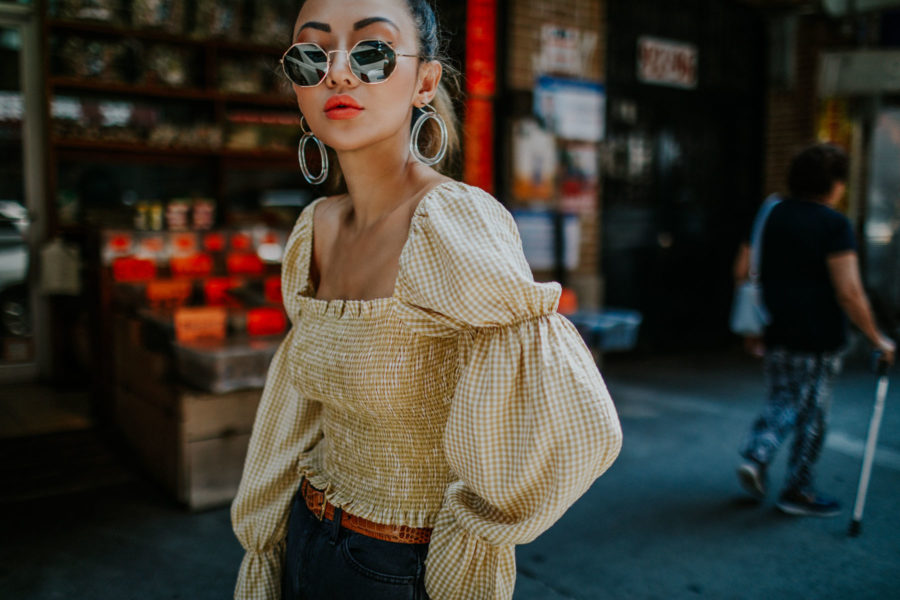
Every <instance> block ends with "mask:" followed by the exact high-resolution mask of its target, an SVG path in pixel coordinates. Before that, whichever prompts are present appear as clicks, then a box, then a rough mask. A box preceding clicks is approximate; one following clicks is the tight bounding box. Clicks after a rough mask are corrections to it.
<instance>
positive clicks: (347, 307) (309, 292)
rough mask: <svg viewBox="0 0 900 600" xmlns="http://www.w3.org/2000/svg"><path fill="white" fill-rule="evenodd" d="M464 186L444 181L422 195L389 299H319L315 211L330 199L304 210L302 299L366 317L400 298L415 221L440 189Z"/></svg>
mask: <svg viewBox="0 0 900 600" xmlns="http://www.w3.org/2000/svg"><path fill="white" fill-rule="evenodd" d="M454 184H455V185H465V184H463V183H462V182H460V181H456V180H455V179H450V180H448V181H442V182H440V183H438V184H437V185H434V186H432V187H431V188H430V189H429V190H428V191H427V192H425V193H424V194H422V197H421V198H419V201H418V203H417V204H416V208H415V210H413V214H412V218H411V219H410V221H409V230H408V231H407V233H406V239H405V240H404V241H403V246H402V247H401V249H400V255H399V258H398V259H397V262H398V266H397V276H396V277H395V278H394V284H393V287H392V290H391V295H390V296H381V297H378V298H368V299H360V298H316V296H315V294H316V288H315V286H313V284H312V261H313V250H314V245H313V244H314V241H315V233H316V232H315V221H316V220H315V216H316V215H315V213H316V207H317V206H318V204H319V203H320V202H322V201H324V200H325V199H326V198H327V196H322V197H321V198H318V199H316V200H314V201H313V202H312V203H311V204H310V205H309V206H308V207H307V208H306V209H305V210H304V212H305V213H306V212H308V213H309V216H308V217H307V218H308V219H309V231H310V234H309V235H308V236H306V239H305V240H303V243H304V244H305V245H306V252H305V254H306V264H305V265H304V266H303V272H304V273H303V274H304V277H305V281H306V286H305V287H304V289H303V290H301V291H300V292H298V293H297V295H298V296H299V297H300V298H303V299H304V300H305V301H306V302H309V303H312V304H313V305H314V306H318V307H319V308H320V309H321V312H322V314H337V315H344V314H347V313H352V314H356V315H362V314H367V313H369V312H370V310H371V309H374V308H375V307H378V306H381V305H385V306H387V305H389V304H390V303H391V302H392V301H393V300H394V299H395V298H396V296H397V284H398V283H399V282H400V275H401V270H402V268H403V259H404V257H405V255H406V254H407V250H408V249H409V247H410V245H411V244H410V240H412V237H413V224H414V223H415V220H416V219H417V218H418V217H419V212H420V211H421V210H422V209H423V207H424V206H425V201H426V200H428V198H430V197H431V196H432V195H433V194H434V193H435V192H437V191H438V189H440V188H442V187H444V186H449V185H454Z"/></svg>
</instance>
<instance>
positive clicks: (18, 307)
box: [0, 200, 31, 336]
mask: <svg viewBox="0 0 900 600" xmlns="http://www.w3.org/2000/svg"><path fill="white" fill-rule="evenodd" d="M28 224H29V222H28V210H27V209H26V208H25V207H24V206H22V205H21V204H20V203H18V202H15V201H12V200H0V333H2V335H12V336H27V335H30V334H31V309H30V304H29V302H28V281H27V280H28V265H29V257H28V241H27V235H28Z"/></svg>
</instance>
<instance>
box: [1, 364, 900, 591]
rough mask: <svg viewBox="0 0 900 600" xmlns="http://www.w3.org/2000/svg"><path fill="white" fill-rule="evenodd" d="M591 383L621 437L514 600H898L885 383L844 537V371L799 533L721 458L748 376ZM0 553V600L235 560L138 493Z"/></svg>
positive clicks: (21, 524)
mask: <svg viewBox="0 0 900 600" xmlns="http://www.w3.org/2000/svg"><path fill="white" fill-rule="evenodd" d="M603 371H604V374H605V376H606V378H607V382H608V384H609V387H610V390H611V392H612V394H613V397H614V399H615V400H616V403H617V406H618V408H619V411H620V414H621V418H622V422H623V427H624V430H625V446H624V449H623V452H622V455H621V457H620V458H619V460H618V461H617V462H616V464H615V465H614V466H613V467H612V469H610V471H609V472H608V473H607V474H606V475H605V476H604V477H603V478H601V479H600V480H599V481H598V482H597V483H596V484H595V485H594V487H593V488H592V489H591V490H590V491H589V492H588V494H586V495H585V497H584V498H583V499H582V500H580V501H579V502H578V503H577V504H576V505H575V506H574V507H573V509H572V510H571V511H570V512H569V513H568V514H567V515H566V516H565V517H564V518H563V519H562V520H561V521H560V522H559V523H558V524H557V525H556V526H555V527H554V528H552V529H551V530H550V531H548V532H547V533H545V534H544V535H543V536H541V537H540V538H539V539H538V540H536V541H535V542H534V543H532V544H530V545H528V546H524V547H521V548H520V549H519V550H518V560H519V579H518V582H517V588H516V595H515V598H516V600H561V599H595V598H597V599H605V598H611V599H634V600H651V599H657V598H658V599H673V598H674V599H679V598H711V599H729V598H736V599H756V598H759V599H762V598H766V599H772V598H774V599H780V598H786V599H788V598H789V599H831V598H835V599H838V598H841V599H843V598H853V599H865V598H873V599H874V598H879V599H881V598H891V597H897V595H898V590H900V544H898V543H897V540H898V539H900V511H898V510H897V507H898V503H897V501H896V497H897V494H898V492H900V433H898V432H900V378H898V381H897V382H894V383H895V387H894V388H893V389H892V390H891V392H890V394H889V396H888V405H887V410H886V413H885V419H884V423H883V426H882V437H881V444H880V447H879V451H878V455H877V460H876V466H875V469H874V471H873V477H872V484H871V487H870V493H869V501H868V504H867V507H866V515H865V520H864V524H863V534H862V536H861V537H859V538H857V539H850V538H848V537H847V536H846V530H847V524H848V522H849V518H850V510H851V508H852V507H851V505H852V502H853V498H854V495H855V492H856V485H857V479H858V476H859V468H860V460H861V453H862V440H863V438H864V436H865V432H866V427H867V425H868V419H869V415H870V411H871V406H872V399H873V391H874V382H875V378H874V376H873V375H872V374H870V373H868V372H866V371H865V370H863V369H861V368H859V367H858V366H851V367H850V368H848V370H847V371H846V372H845V373H844V374H843V375H842V376H841V377H840V379H839V380H838V384H837V387H836V394H835V402H834V405H833V409H832V418H831V434H830V437H829V441H828V443H827V447H826V449H825V451H824V453H823V457H822V459H821V461H820V471H819V481H820V484H821V487H822V488H823V489H824V490H827V491H828V492H830V493H832V494H834V495H836V496H838V497H839V498H840V499H841V500H842V501H843V503H844V505H845V507H844V512H843V514H842V515H841V516H840V517H838V518H834V519H810V518H790V517H786V516H783V515H781V514H780V513H779V512H778V511H777V510H775V508H774V506H773V501H774V497H771V498H769V499H767V501H766V502H765V503H763V504H762V505H761V506H760V505H756V504H753V503H752V502H748V501H747V500H746V499H745V498H744V497H743V495H742V494H741V492H740V490H739V488H738V486H737V482H736V479H735V476H734V466H735V464H736V461H737V455H736V448H737V446H738V445H739V443H740V439H741V437H742V435H743V433H744V431H745V429H746V428H747V427H748V426H749V423H750V420H751V419H752V418H753V416H754V415H755V413H756V411H757V410H758V408H759V405H760V397H761V393H762V380H761V375H760V372H759V365H758V364H757V363H756V362H754V361H751V360H749V359H744V358H742V357H739V356H736V355H724V356H703V357H690V356H684V357H679V358H668V359H646V360H635V359H622V358H620V359H616V360H610V361H608V362H607V364H606V365H605V367H604V369H603ZM783 450H787V448H784V449H783ZM785 457H786V452H784V451H783V452H782V453H781V455H780V456H779V460H778V462H777V463H776V465H775V467H774V469H773V470H772V473H771V476H772V479H771V482H772V484H773V486H772V487H773V488H776V489H777V484H778V483H779V482H780V479H781V476H782V474H783V471H784V462H785ZM774 491H775V490H773V494H772V496H774ZM0 540H2V541H0V598H4V599H6V598H10V599H22V600H25V599H27V600H37V599H41V600H43V599H51V598H65V599H81V598H85V599H95V598H96V599H101V598H102V599H107V598H109V599H116V600H120V599H129V598H134V599H160V600H161V599H176V598H180V599H192V600H193V599H221V598H227V597H230V590H231V586H232V583H233V578H234V573H235V570H236V568H237V565H238V562H239V560H240V556H241V551H240V548H239V546H238V545H237V542H236V541H234V539H233V537H232V535H231V532H230V526H229V521H228V511H227V509H219V510H214V511H209V512H205V513H200V514H190V513H186V512H184V511H183V510H181V509H179V508H178V507H177V506H174V505H173V504H172V503H170V502H169V501H168V500H167V499H166V498H165V497H164V496H163V495H162V494H161V493H160V492H159V491H158V490H157V489H156V488H155V487H153V486H152V485H149V484H147V483H145V482H144V481H142V480H141V479H139V478H137V479H135V480H134V481H133V482H131V483H126V484H120V485H118V486H116V487H113V488H108V489H106V490H102V491H93V492H85V493H82V494H78V495H75V496H69V497H66V498H54V499H48V500H40V501H35V502H30V503H28V504H26V505H21V504H19V505H12V506H6V507H4V519H3V525H2V530H0Z"/></svg>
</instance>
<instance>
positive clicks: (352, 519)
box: [300, 479, 431, 544]
mask: <svg viewBox="0 0 900 600" xmlns="http://www.w3.org/2000/svg"><path fill="white" fill-rule="evenodd" d="M300 492H301V493H302V494H303V499H304V500H305V501H306V507H307V508H309V510H310V511H311V512H312V513H313V514H314V515H316V516H317V517H318V518H319V520H320V521H321V520H322V519H327V520H329V521H334V513H335V508H334V505H333V504H332V503H331V502H328V501H327V500H326V499H325V493H324V492H323V491H321V490H317V489H316V488H314V487H313V486H311V485H310V484H309V481H308V480H306V479H304V480H303V483H301V484H300ZM338 518H339V519H340V520H341V527H346V528H347V529H349V530H350V531H355V532H356V533H361V534H363V535H365V536H368V537H370V538H375V539H376V540H384V541H385V542H396V543H399V544H427V543H428V542H429V541H430V540H431V528H430V527H408V526H406V525H384V524H382V523H375V522H373V521H369V520H367V519H363V518H362V517H357V516H355V515H351V514H348V513H345V512H343V511H341V512H340V513H339V516H338Z"/></svg>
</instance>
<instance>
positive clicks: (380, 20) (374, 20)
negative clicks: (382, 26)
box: [295, 17, 400, 37]
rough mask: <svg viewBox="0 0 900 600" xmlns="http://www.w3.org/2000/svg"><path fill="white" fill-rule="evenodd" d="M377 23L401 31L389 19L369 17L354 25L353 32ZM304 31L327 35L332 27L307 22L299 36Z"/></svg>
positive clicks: (315, 22) (298, 31) (325, 24)
mask: <svg viewBox="0 0 900 600" xmlns="http://www.w3.org/2000/svg"><path fill="white" fill-rule="evenodd" d="M375 23H387V24H388V25H390V26H391V27H393V28H394V29H398V30H399V29H400V28H399V27H397V24H396V23H394V22H393V21H391V20H390V19H388V18H387V17H369V18H367V19H362V20H360V21H357V22H356V23H354V24H353V30H354V31H359V30H360V29H365V28H366V27H368V26H369V25H374V24H375ZM304 29H318V30H319V31H324V32H325V33H331V25H329V24H328V23H320V22H319V21H307V22H306V23H304V24H303V25H302V26H301V27H300V29H298V30H297V34H299V33H300V32H301V31H303V30H304ZM295 37H296V36H295Z"/></svg>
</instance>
